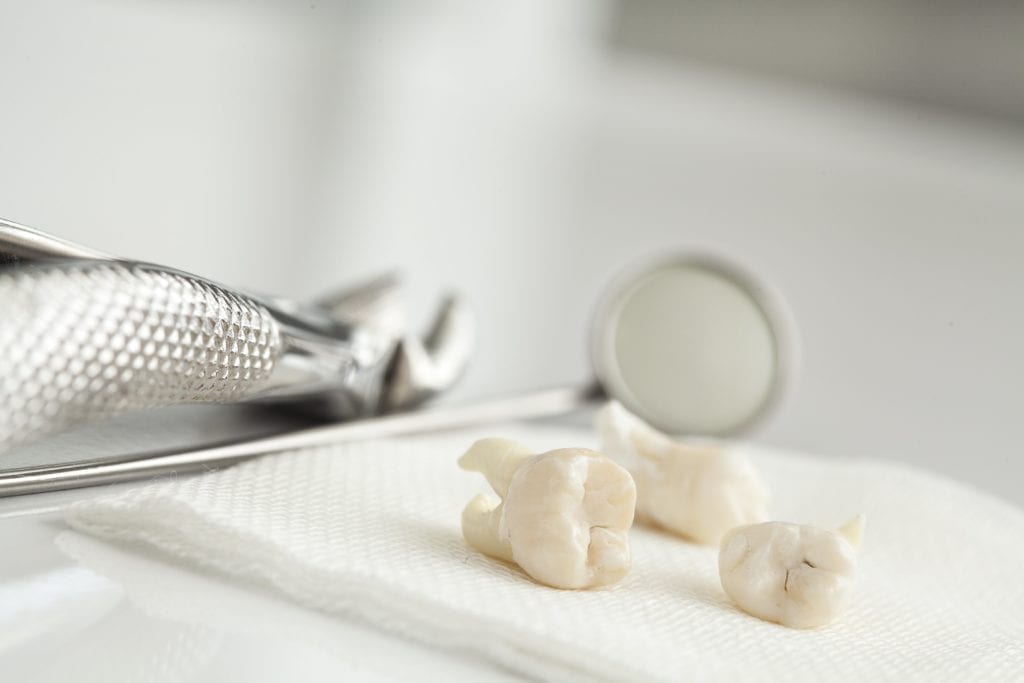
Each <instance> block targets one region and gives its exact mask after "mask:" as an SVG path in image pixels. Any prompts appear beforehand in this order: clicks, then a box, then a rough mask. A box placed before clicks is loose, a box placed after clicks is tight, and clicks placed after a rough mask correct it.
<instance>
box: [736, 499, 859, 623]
mask: <svg viewBox="0 0 1024 683" xmlns="http://www.w3.org/2000/svg"><path fill="white" fill-rule="evenodd" d="M848 527H849V530H850V532H851V533H853V534H854V536H853V538H854V540H857V541H858V542H859V540H860V536H859V534H861V533H862V532H863V527H864V516H863V515H859V516H858V517H855V518H854V519H853V520H851V521H850V522H848V523H847V524H844V525H843V527H841V530H840V531H834V532H833V531H828V530H826V529H819V528H818V527H813V526H807V525H799V524H790V523H786V522H764V523H762V524H751V525H748V526H743V527H739V528H736V529H733V530H732V531H730V532H729V533H728V534H726V535H725V537H724V538H723V539H722V546H721V549H720V551H719V555H718V572H719V577H720V578H721V581H722V588H723V589H725V592H726V593H728V594H729V597H730V598H732V599H733V601H734V602H735V603H736V604H737V605H738V606H739V607H740V609H742V610H743V611H745V612H747V613H749V614H752V615H754V616H755V617H758V618H760V619H764V620H766V621H774V622H777V623H780V624H782V625H784V626H791V627H794V628H814V627H816V626H823V625H825V624H828V623H831V622H832V621H834V620H835V619H836V618H837V617H838V616H839V615H840V614H841V613H842V611H843V610H844V609H845V608H846V606H847V604H848V603H849V601H850V597H851V594H852V591H853V578H854V568H855V561H856V552H855V548H854V546H853V545H852V544H851V543H850V542H849V541H848V540H847V536H846V533H845V532H844V531H843V530H845V529H847V528H848Z"/></svg>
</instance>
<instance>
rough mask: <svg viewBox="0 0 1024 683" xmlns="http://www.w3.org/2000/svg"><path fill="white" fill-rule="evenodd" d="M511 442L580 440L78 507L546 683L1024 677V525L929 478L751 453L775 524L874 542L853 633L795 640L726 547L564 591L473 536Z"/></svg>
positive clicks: (293, 592)
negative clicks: (497, 459)
mask: <svg viewBox="0 0 1024 683" xmlns="http://www.w3.org/2000/svg"><path fill="white" fill-rule="evenodd" d="M497 434H500V435H501V436H503V437H508V438H511V439H515V440H516V441H519V442H521V443H523V444H524V445H526V446H528V447H529V448H531V449H533V450H535V451H536V452H542V451H545V450H551V449H554V448H560V447H565V446H567V445H572V446H581V447H593V446H594V445H595V443H594V442H595V438H594V436H593V434H592V433H591V432H590V431H585V430H553V429H541V428H536V427H525V426H518V427H515V426H511V427H503V428H494V429H488V430H487V431H486V432H483V431H481V430H475V431H472V432H466V433H449V434H444V435H433V436H420V437H409V438H402V439H393V440H384V441H370V442H363V443H353V444H344V445H342V444H339V445H336V446H331V447H325V448H319V449H315V450H308V451H302V452H295V453H286V454H281V455H275V456H270V457H266V458H262V459H260V460H256V461H253V462H250V463H247V464H243V465H240V466H237V467H234V468H230V469H227V470H223V471H221V472H215V473H211V474H206V475H202V476H198V477H191V478H181V479H174V480H168V481H163V482H157V483H153V484H150V485H148V486H145V487H142V488H139V489H136V490H133V491H128V492H126V493H121V494H114V495H111V496H108V497H104V498H98V499H94V500H91V501H88V502H85V503H81V504H78V505H77V506H74V507H72V508H70V509H69V511H68V515H67V517H68V520H69V521H70V523H71V524H72V525H73V526H74V527H76V528H78V529H80V530H84V531H87V532H90V533H93V534H96V535H99V536H104V537H109V538H115V539H123V540H128V541H132V542H138V543H142V544H146V545H149V546H155V547H156V548H159V549H161V550H162V551H164V552H165V553H166V554H167V555H168V556H169V557H172V558H174V559H175V560H177V561H179V562H182V563H187V564H193V565H199V566H201V567H204V568H207V569H211V570H214V571H216V572H219V573H222V574H227V575H230V576H234V577H238V578H242V579H246V580H249V581H255V582H258V583H262V584H265V585H267V586H270V587H272V588H273V589H274V590H276V591H278V592H280V593H282V594H284V595H287V596H289V597H290V598H292V599H294V600H295V601H297V602H299V603H301V604H303V605H306V606H308V607H311V608H314V609H318V610H322V611H326V612H330V613H337V614H342V615H347V616H350V617H354V618H357V619H361V620H364V621H367V622H370V623H372V624H375V625H377V626H379V627H380V628H382V629H386V630H388V631H391V632H394V633H398V634H401V635H404V636H406V637H409V638H414V639H416V640H420V641H424V642H427V643H430V644H433V645H436V646H438V647H447V648H454V649H460V650H463V651H467V652H472V653H476V654H479V655H482V656H484V657H488V658H490V659H492V660H493V661H495V662H497V663H500V664H502V665H504V666H506V667H510V668H512V669H514V670H516V671H520V672H522V673H525V674H528V675H532V676H535V677H537V678H541V679H546V680H559V681H561V680H571V679H574V678H575V679H579V680H594V679H599V680H630V681H637V680H666V681H667V680H674V681H678V680H768V679H774V680H777V679H780V678H785V679H787V680H809V681H821V680H879V679H888V680H891V679H897V678H899V679H909V680H922V681H925V680H927V681H958V682H959V681H963V680H1007V679H1013V678H1014V677H1017V678H1020V677H1021V676H1022V675H1024V610H1022V609H1021V608H1020V606H1021V605H1024V580H1022V578H1021V573H1020V572H1021V569H1020V568H1021V567H1022V566H1024V544H1022V542H1021V539H1024V511H1022V510H1020V509H1018V508H1015V507H1013V506H1011V505H1009V504H1008V503H1004V502H1002V501H1000V500H997V499H995V498H993V497H990V496H988V495H986V494H983V493H981V492H978V491H975V490H973V489H970V488H967V487H965V486H962V485H960V484H957V483H955V482H952V481H950V480H947V479H944V478H941V477H937V476H934V475H931V474H928V473H926V472H922V471H920V470H916V469H911V468H908V467H905V466H902V465H897V464H894V463H887V462H882V461H877V460H846V459H839V458H828V457H813V456H807V455H799V454H794V453H785V452H780V451H775V450H768V449H763V448H755V447H742V448H743V449H744V450H745V451H746V452H747V453H748V454H749V455H750V457H751V458H752V459H753V460H754V462H755V463H756V465H757V467H758V469H759V470H760V472H761V473H762V475H763V476H764V478H765V480H766V481H767V483H768V485H769V486H770V487H771V490H772V492H773V503H772V508H771V510H770V513H771V514H770V516H771V518H773V519H785V520H790V521H793V522H800V523H811V524H816V525H818V526H822V527H834V526H836V525H837V524H839V523H841V522H843V521H844V520H845V519H847V518H848V517H849V514H850V511H851V510H854V511H862V512H864V513H865V514H866V515H867V517H868V518H869V519H870V520H871V530H870V533H869V534H868V535H867V536H866V538H865V542H864V546H863V548H862V549H861V550H860V553H859V557H858V566H857V583H856V587H855V591H854V596H853V599H852V601H851V605H850V608H849V609H848V610H847V611H846V612H845V613H844V615H843V618H842V619H841V620H839V621H838V622H836V623H835V624H832V625H830V626H826V627H824V628H821V629H817V630H814V631H798V630H793V629H788V628H785V627H783V626H779V625H777V624H771V623H768V622H764V621H761V620H759V619H757V618H755V617H752V616H749V615H747V614H745V613H743V612H741V611H740V610H739V609H737V608H736V607H735V606H734V605H732V603H731V601H730V600H729V598H728V597H727V596H726V595H725V593H724V591H723V590H722V588H721V585H720V583H719V578H718V561H717V555H718V550H717V548H709V547H705V546H697V545H693V544H689V543H687V542H685V541H683V540H681V539H679V538H678V537H675V536H671V535H668V534H665V533H660V532H656V531H652V530H648V529H643V528H634V529H633V530H632V531H631V533H630V541H631V546H632V554H633V569H632V571H631V572H630V574H629V575H628V576H627V577H625V578H624V579H623V580H622V581H621V582H619V583H617V584H615V585H614V586H611V587H608V588H605V589H600V590H593V591H559V590H553V589H551V588H547V587H544V586H540V585H537V584H536V583H534V582H533V581H531V580H530V579H529V577H527V576H526V575H525V574H523V573H522V572H521V571H520V570H519V569H517V568H515V567H513V566H511V565H509V564H506V563H503V562H500V561H497V560H494V559H491V558H488V557H486V556H484V555H482V554H480V553H478V552H476V551H475V550H473V549H472V548H470V547H469V546H468V545H467V544H466V543H465V541H464V540H463V538H462V533H461V530H460V514H461V511H462V507H463V506H464V504H465V502H466V501H467V500H469V499H470V498H472V496H473V495H475V494H476V493H480V492H483V491H486V487H487V485H486V484H485V483H484V482H482V481H481V480H480V477H479V475H474V474H471V473H468V472H464V471H462V470H460V469H459V468H458V467H457V466H456V460H457V459H458V457H459V455H461V454H462V453H463V452H464V451H465V450H466V448H467V447H468V446H469V445H470V444H471V443H472V442H473V441H474V440H475V439H477V438H480V437H482V436H493V435H497Z"/></svg>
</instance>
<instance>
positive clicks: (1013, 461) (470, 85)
mask: <svg viewBox="0 0 1024 683" xmlns="http://www.w3.org/2000/svg"><path fill="white" fill-rule="evenodd" d="M890 4H891V3H883V2H879V1H874V0H873V1H872V2H864V3H860V2H852V0H851V1H847V2H841V3H836V4H834V5H830V6H831V9H829V10H827V11H826V10H822V9H818V10H814V11H811V10H809V9H808V8H806V7H805V6H804V3H798V2H793V1H789V2H785V3H779V4H778V5H777V6H776V5H775V4H773V12H771V13H770V14H769V13H767V12H765V13H763V14H756V13H755V14H749V13H746V14H740V13H739V12H738V11H736V10H735V8H734V7H733V6H731V5H730V6H728V7H722V6H719V5H720V4H719V3H705V2H698V1H697V0H692V1H689V2H680V3H668V2H655V1H653V0H647V1H634V2H623V3H612V2H582V1H581V0H568V1H563V2H546V1H544V0H524V1H520V2H499V1H496V0H488V1H475V2H457V1H450V2H442V1H431V2H419V3H413V2H372V1H369V0H367V1H349V2H337V3H327V2H324V1H323V0H310V1H308V2H305V3H292V2H284V1H283V0H281V1H271V0H264V1H263V2H234V1H230V0H212V1H207V2H187V1H183V2H161V1H159V0H138V1H136V2H129V1H128V0H78V1H77V2H70V1H68V0H41V1H37V2H32V3H25V2H14V1H13V0H3V1H0V28H2V29H3V40H0V98H2V99H0V159H2V160H3V163H2V164H0V215H2V216H4V217H6V218H9V219H12V220H15V221H19V222H22V223H26V224H29V225H32V226H36V227H39V228H42V229H45V230H48V231H51V232H54V233H56V234H58V235H61V236H63V237H66V238H69V239H72V240H76V241H80V242H84V243H86V244H88V245H90V246H94V247H97V248H100V249H103V250H106V251H110V252H113V253H117V254H120V255H126V256H132V257H135V258H139V259H143V260H151V261H157V262H160V263H166V264H170V265H174V266H177V267H180V268H183V269H186V270H190V271H194V272H196V273H199V274H202V275H206V276H208V277H211V278H214V279H218V280H221V281H224V282H227V283H230V284H234V285H238V286H241V287H251V288H256V289H259V290H262V291H272V292H274V293H279V294H283V295H291V296H297V297H303V296H310V295H313V294H314V293H317V292H320V291H322V290H325V289H330V288H333V287H335V286H337V285H339V284H342V283H344V282H347V281H353V280H356V279H359V278H362V277H365V276H367V275H372V274H374V273H376V272H378V271H381V270H384V269H390V268H395V267H397V268H401V269H403V270H404V271H406V272H407V274H408V280H409V283H410V285H411V286H412V291H411V292H410V303H411V305H412V306H413V307H414V310H417V311H418V317H419V319H420V320H422V319H425V318H426V317H427V309H428V308H429V307H430V306H431V305H432V304H433V303H434V301H435V300H436V298H437V296H438V294H439V292H440V291H441V290H442V288H445V287H457V288H459V289H461V290H463V291H465V292H466V293H468V294H469V295H470V297H471V299H472V302H473V304H474V306H475V308H476V310H477V313H478V315H479V318H480V327H481V332H480V340H479V350H478V355H477V361H476V363H475V365H474V366H473V368H472V370H471V372H470V374H469V375H468V376H467V377H466V379H465V381H464V382H463V384H462V385H461V386H460V388H459V390H458V391H457V393H456V394H454V395H453V397H452V399H451V400H467V399H470V398H472V397H477V396H483V395H493V394H499V393H504V392H509V391H513V390H517V389H523V388H529V387H535V386H545V385H554V384H559V383H564V382H571V381H579V380H582V379H583V378H585V377H586V376H587V374H588V364H587V358H586V355H585V336H586V323H587V319H588V317H589V314H590V311H591V309H592V306H593V304H594V303H595V300H596V298H597V296H598V294H599V292H600V291H601V288H602V286H603V285H604V284H605V283H606V282H607V280H608V278H609V277H610V276H611V275H612V274H614V273H615V272H616V271H618V270H619V269H621V268H622V267H623V266H626V265H628V264H629V263H631V262H632V261H634V260H635V259H636V258H638V257H641V256H643V255H647V254H650V253H652V252H657V251H659V250H664V249H668V248H675V247H679V246H686V245H704V246H711V247H714V248H717V249H719V250H721V251H724V252H726V253H727V254H731V255H733V256H734V257H736V258H738V259H739V260H741V261H743V262H745V263H747V264H749V265H751V266H752V267H754V269H755V270H757V271H758V272H760V273H761V274H762V275H763V276H765V277H766V278H768V279H769V280H771V281H772V282H773V283H775V284H776V285H777V286H778V288H779V289H781V290H782V292H783V293H784V294H785V295H786V297H787V299H788V300H789V302H790V305H791V307H792V309H793V313H794V315H795V316H796V318H797V320H798V322H799V326H800V331H801V337H802V342H803V351H804V356H803V372H802V377H801V381H800V383H799V385H798V386H797V390H796V392H795V393H794V394H793V395H792V396H791V397H790V401H789V402H788V403H787V404H786V405H785V406H784V407H783V410H782V411H781V412H780V413H779V415H778V416H777V417H776V419H775V420H774V421H772V422H771V423H770V424H769V426H768V427H767V429H766V430H765V431H764V432H763V433H762V435H761V437H760V438H763V439H764V440H765V441H768V442H770V443H776V444H782V445H787V446H793V447H799V448H805V449H813V450H817V451H822V452H827V453H842V454H865V455H878V456H884V457H899V458H904V459H907V460H910V461H912V462H916V463H919V464H924V465H928V466H930V467H932V468H933V469H937V470H940V471H944V472H946V473H949V474H952V475H954V476H958V477H961V478H963V479H966V480H969V481H973V482H975V483H977V484H979V485H981V486H983V487H986V488H988V489H990V490H993V491H995V492H997V493H1000V494H1001V495H1003V496H1006V497H1008V498H1010V499H1013V500H1015V501H1017V502H1018V503H1020V502H1024V494H1022V492H1021V491H1022V486H1021V485H1022V484H1024V465H1022V461H1021V458H1020V457H1018V452H1019V451H1020V441H1019V434H1018V432H1019V429H1018V423H1019V420H1020V410H1021V407H1022V405H1024V401H1022V391H1024V390H1022V387H1024V360H1022V354H1021V349H1024V307H1022V305H1021V295H1022V294H1024V268H1022V267H1021V265H1022V260H1024V82H1022V81H1021V77H1020V75H1021V73H1024V48H1022V44H1024V41H1021V40H1020V37H1021V34H1020V26H1022V25H1024V9H1022V6H1021V5H1020V4H1018V3H1011V2H992V3H984V5H979V4H978V3H968V2H960V3H956V2H941V3H931V2H924V0H917V1H915V2H910V3H900V5H899V7H898V8H895V7H891V6H890ZM731 7H732V9H730V8H731ZM829 36H831V38H829Z"/></svg>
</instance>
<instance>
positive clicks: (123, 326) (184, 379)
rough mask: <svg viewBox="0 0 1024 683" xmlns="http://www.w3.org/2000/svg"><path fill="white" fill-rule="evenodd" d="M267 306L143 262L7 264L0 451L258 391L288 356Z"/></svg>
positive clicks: (0, 310)
mask: <svg viewBox="0 0 1024 683" xmlns="http://www.w3.org/2000/svg"><path fill="white" fill-rule="evenodd" d="M283 346H284V345H283V343H282V335H281V332H280V330H279V327H278V323H277V322H276V321H275V319H274V318H273V317H272V316H271V314H270V313H269V312H268V311H267V310H266V309H265V308H264V307H262V306H261V305H259V304H257V303H255V302H254V301H252V300H249V299H247V298H244V297H241V296H238V295H237V294H235V293H233V292H230V291H228V290H225V289H221V288H219V287H217V286H216V285H213V284H211V283H208V282H205V281H203V280H200V279H198V278H194V277H191V276H189V275H186V274H183V273H178V272H176V271H171V270H166V269H162V268H160V267H156V266H147V265H144V264H125V263H118V262H102V261H91V262H88V261H83V262H69V263H62V264H59V265H45V266H41V267H34V266H33V267H19V268H13V269H9V270H3V271H0V451H3V450H5V449H6V448H8V447H10V446H12V445H14V444H16V443H19V442H23V441H28V440H31V439H34V438H36V437H38V436H41V435H43V434H45V433H48V432H52V431H56V430H59V429H62V428H64V427H67V426H70V425H72V424H75V423H78V422H83V421H87V420H92V419H97V418H103V417H110V416H112V415H115V414H119V413H122V412H127V411H130V410H137V409H140V408H153V407H158V406H167V405H173V404H179V403H193V402H229V401H238V400H242V399H244V398H246V397H249V396H251V395H253V394H254V393H256V392H257V391H258V390H259V389H260V387H261V385H263V384H264V383H265V382H266V380H267V378H268V377H269V376H270V374H271V372H272V371H273V369H274V366H275V363H277V362H278V360H279V359H280V357H281V354H282V353H283Z"/></svg>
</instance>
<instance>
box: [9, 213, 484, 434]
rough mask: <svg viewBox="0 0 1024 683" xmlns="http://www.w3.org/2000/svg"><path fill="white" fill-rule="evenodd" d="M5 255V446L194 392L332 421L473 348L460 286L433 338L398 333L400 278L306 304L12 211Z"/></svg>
mask: <svg viewBox="0 0 1024 683" xmlns="http://www.w3.org/2000/svg"><path fill="white" fill-rule="evenodd" d="M0 254H3V255H4V260H5V261H6V262H7V263H8V265H7V266H6V267H5V268H3V269H0V315H2V318H0V451H3V450H6V449H7V448H10V447H12V446H14V445H17V444H19V443H25V442H27V441H30V440H32V439H35V438H38V437H39V436H41V435H44V434H47V433H50V432H54V431H58V430H61V429H64V428H66V427H69V426H72V425H75V424H79V423H82V422H86V421H91V420H95V419H99V418H105V417H110V416H112V415H117V414H120V413H125V412H129V411H133V410H138V409H143V408H153V407H158V406H168V405H178V404H186V403H224V402H240V401H247V402H256V401H258V402H275V403H281V402H289V403H295V404H301V407H302V408H303V409H304V410H313V411H316V412H318V413H320V414H323V415H326V416H329V417H331V418H335V419H338V418H357V417H366V416H369V415H374V414H378V413H383V412H391V411H395V410H401V409H406V408H410V407H412V406H415V405H418V404H419V403H421V402H422V401H424V400H425V399H427V398H429V397H430V396H432V395H434V394H435V393H437V392H439V391H441V390H443V389H445V388H447V387H448V386H450V385H451V384H452V383H454V381H455V380H456V378H457V377H458V375H459V374H460V372H461V371H462V369H463V367H464V366H465V363H466V361H467V360H468V358H469V354H470V347H471V343H472V320H471V318H470V315H469V313H468V311H467V309H466V307H465V305H463V304H462V303H461V301H460V300H459V299H458V298H456V297H448V298H447V299H446V300H445V301H444V302H443V304H442V305H441V308H440V310H439V312H438V313H437V316H436V318H435V323H434V327H433V329H432V330H431V331H430V333H429V334H428V335H427V337H426V338H425V339H422V340H420V339H414V338H410V337H403V336H400V333H398V332H397V331H396V330H394V329H393V325H392V323H391V318H392V317H393V316H392V315H391V313H392V312H393V307H394V305H395V304H394V302H393V301H392V300H393V299H394V293H395V289H396V283H395V281H394V279H393V278H381V279H378V280H375V281H373V282H371V283H368V284H365V285H363V286H361V287H358V288H356V289H354V290H349V291H346V292H343V293H341V294H338V295H335V296H331V297H327V298H325V299H323V300H321V301H318V302H315V303H313V304H309V305H298V304H293V303H290V302H285V301H281V300H270V299H266V298H263V297H258V296H253V295H249V294H244V293H241V292H237V291H235V290H232V289H230V288H227V287H224V286H221V285H218V284H215V283H213V282H210V281H209V280H205V279H203V278H200V277H197V276H195V275H190V274H188V273H183V272H180V271H177V270H173V269H170V268H166V267H164V266H158V265H152V264H145V263H137V262H133V261H127V260H119V259H114V258H112V257H108V256H105V255H103V254H100V253H99V252H94V251H92V250H90V249H88V248H85V247H79V246H77V245H73V244H70V243H68V242H65V241H63V240H58V239H56V238H51V237H50V236H48V235H46V234H45V233H42V232H39V231H37V230H31V229H29V228H26V227H24V226H20V225H17V224H15V223H10V222H8V221H0Z"/></svg>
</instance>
